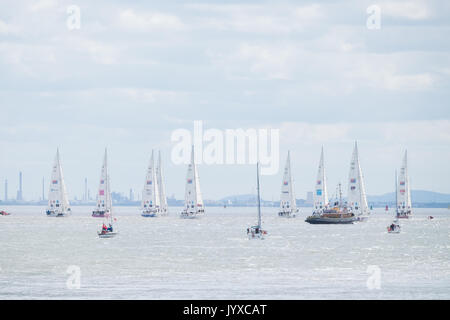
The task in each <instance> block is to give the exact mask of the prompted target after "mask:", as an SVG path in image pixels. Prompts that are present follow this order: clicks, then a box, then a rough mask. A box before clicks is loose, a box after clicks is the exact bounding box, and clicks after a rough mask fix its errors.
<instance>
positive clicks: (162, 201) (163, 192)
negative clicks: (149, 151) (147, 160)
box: [156, 151, 168, 214]
mask: <svg viewBox="0 0 450 320" xmlns="http://www.w3.org/2000/svg"><path fill="white" fill-rule="evenodd" d="M156 177H157V182H158V187H159V197H160V201H159V202H160V206H161V213H162V214H167V213H168V206H167V198H166V189H165V186H164V179H163V170H162V164H161V151H159V153H158V165H157V167H156Z"/></svg>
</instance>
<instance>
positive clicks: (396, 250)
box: [0, 206, 450, 299]
mask: <svg viewBox="0 0 450 320" xmlns="http://www.w3.org/2000/svg"><path fill="white" fill-rule="evenodd" d="M6 209H7V210H8V211H10V212H12V215H11V216H0V268H1V269H0V299H94V298H95V299H450V210H448V209H416V210H415V213H414V217H413V218H412V219H411V220H409V221H402V222H401V224H402V227H403V230H402V233H400V234H388V233H387V232H386V226H387V225H388V224H389V223H390V222H391V220H392V216H391V214H387V213H386V212H385V211H384V210H383V209H376V210H374V212H373V214H372V217H371V219H370V220H369V221H368V222H366V223H358V224H354V225H334V226H333V225H310V224H307V223H305V222H304V219H305V217H306V215H308V214H310V210H311V209H309V208H300V210H301V212H300V214H299V216H298V218H295V219H282V218H278V217H277V215H276V212H277V211H276V208H263V223H264V227H265V228H266V229H267V230H268V231H269V235H268V236H267V238H266V239H265V240H248V239H247V237H246V228H247V226H249V225H252V224H254V222H255V220H256V209H255V208H231V207H229V208H226V209H225V208H213V207H210V208H207V213H206V216H205V217H203V218H201V219H198V220H184V219H180V218H179V217H178V213H179V211H180V208H171V212H170V215H169V216H168V217H163V218H143V217H141V216H140V215H139V209H138V208H132V207H116V208H115V209H114V210H115V213H116V216H117V218H118V221H117V227H118V230H119V235H118V236H117V237H116V238H113V239H99V238H98V237H97V234H96V232H97V230H98V229H99V226H100V224H101V221H102V220H101V219H98V218H92V217H90V211H91V208H90V207H72V209H73V215H72V216H71V217H68V218H47V217H46V216H45V213H44V211H45V208H44V207H30V206H12V207H8V208H6ZM428 215H433V216H434V217H435V219H433V220H428V219H427V216H428ZM70 266H76V267H75V268H77V267H79V270H80V278H79V279H80V288H79V289H76V288H72V287H71V286H70V285H69V286H68V285H67V282H68V280H70V279H71V278H70V277H71V274H70V273H68V272H67V271H68V268H69V267H70ZM72 268H73V267H72ZM70 270H74V269H70V268H69V271H70ZM69 284H70V281H69Z"/></svg>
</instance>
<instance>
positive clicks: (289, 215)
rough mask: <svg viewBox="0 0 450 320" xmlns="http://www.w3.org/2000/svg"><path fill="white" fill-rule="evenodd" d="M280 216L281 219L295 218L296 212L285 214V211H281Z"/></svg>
mask: <svg viewBox="0 0 450 320" xmlns="http://www.w3.org/2000/svg"><path fill="white" fill-rule="evenodd" d="M278 216H279V217H280V218H295V217H296V214H295V213H294V212H283V211H280V212H278Z"/></svg>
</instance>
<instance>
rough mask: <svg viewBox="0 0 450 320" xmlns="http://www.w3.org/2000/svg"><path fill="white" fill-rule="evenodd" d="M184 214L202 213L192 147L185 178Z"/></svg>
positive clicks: (202, 208)
mask: <svg viewBox="0 0 450 320" xmlns="http://www.w3.org/2000/svg"><path fill="white" fill-rule="evenodd" d="M184 212H185V213H187V214H188V215H189V214H190V215H192V214H198V213H203V212H204V206H203V199H202V194H201V191H200V180H199V177H198V171H197V165H196V164H195V157H194V146H192V152H191V163H190V164H189V166H188V171H187V176H186V193H185V208H184Z"/></svg>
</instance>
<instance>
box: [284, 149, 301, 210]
mask: <svg viewBox="0 0 450 320" xmlns="http://www.w3.org/2000/svg"><path fill="white" fill-rule="evenodd" d="M296 211H297V205H296V203H295V195H294V184H293V181H292V175H291V156H290V152H289V151H288V155H287V159H286V166H285V167H284V175H283V181H282V182H281V196H280V212H296Z"/></svg>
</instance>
